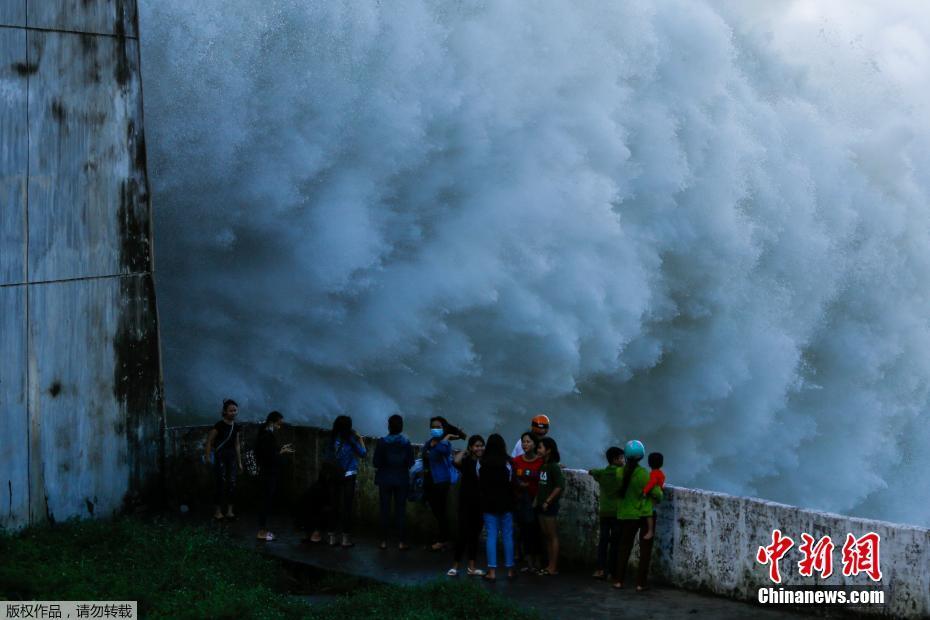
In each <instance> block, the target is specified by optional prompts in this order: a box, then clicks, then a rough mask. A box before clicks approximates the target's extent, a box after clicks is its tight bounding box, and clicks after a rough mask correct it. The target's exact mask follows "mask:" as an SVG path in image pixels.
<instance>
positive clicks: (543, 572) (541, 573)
mask: <svg viewBox="0 0 930 620" xmlns="http://www.w3.org/2000/svg"><path fill="white" fill-rule="evenodd" d="M536 574H537V575H539V576H540V577H549V576H552V577H555V576H556V575H558V573H550V572H549V569H548V568H541V569H539V572H538V573H536Z"/></svg>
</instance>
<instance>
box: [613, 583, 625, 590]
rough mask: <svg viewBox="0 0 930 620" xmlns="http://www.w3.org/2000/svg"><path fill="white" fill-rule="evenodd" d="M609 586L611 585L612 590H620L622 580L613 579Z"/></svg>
mask: <svg viewBox="0 0 930 620" xmlns="http://www.w3.org/2000/svg"><path fill="white" fill-rule="evenodd" d="M611 587H612V588H613V589H614V590H622V589H623V582H622V581H615V582H614V585H613V586H611Z"/></svg>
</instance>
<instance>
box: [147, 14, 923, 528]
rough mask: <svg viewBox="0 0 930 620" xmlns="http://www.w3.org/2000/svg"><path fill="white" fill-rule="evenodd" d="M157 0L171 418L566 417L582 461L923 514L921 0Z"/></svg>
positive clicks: (474, 422) (154, 125)
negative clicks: (651, 454)
mask: <svg viewBox="0 0 930 620" xmlns="http://www.w3.org/2000/svg"><path fill="white" fill-rule="evenodd" d="M140 11H141V15H140V23H141V43H142V70H143V80H144V93H145V126H146V130H147V144H148V153H149V172H150V177H151V183H152V192H153V206H154V217H155V242H156V261H157V262H156V282H157V294H158V303H159V313H160V320H161V337H162V347H163V365H164V375H165V389H166V398H167V401H168V404H169V405H170V407H171V408H172V410H173V411H174V412H175V413H174V414H173V417H174V418H175V420H174V421H177V420H178V419H180V418H181V417H184V419H191V420H199V421H203V422H207V421H211V420H213V419H215V418H216V417H217V415H218V412H219V403H220V402H221V400H222V399H223V398H226V397H231V398H234V399H236V400H237V401H238V402H239V404H240V406H241V411H242V414H241V415H242V417H244V418H246V419H254V420H257V419H260V418H263V417H264V415H265V414H266V413H267V412H268V411H270V410H271V409H278V410H280V411H282V412H283V413H284V414H285V416H286V420H287V421H288V422H293V423H309V424H315V425H324V426H328V425H329V424H330V421H331V419H332V418H333V417H334V416H335V415H337V414H340V413H348V414H350V415H352V416H353V419H354V420H355V425H356V428H358V429H359V430H360V431H361V432H363V433H366V434H370V435H378V434H381V433H383V432H384V431H385V427H386V423H385V419H386V417H387V416H388V415H389V414H391V413H394V412H395V411H399V412H401V413H403V414H404V415H405V418H406V420H407V428H406V430H407V432H408V434H410V435H411V437H412V438H413V439H414V440H422V439H423V437H424V436H425V435H426V434H427V432H426V427H427V424H426V421H427V418H428V417H429V416H430V415H435V414H441V415H445V416H446V417H448V418H449V419H450V420H451V421H453V422H454V423H455V424H457V425H459V426H461V427H463V428H464V429H465V430H466V431H467V432H469V433H481V434H483V435H487V434H488V433H490V432H493V431H498V432H502V433H503V434H504V436H505V438H506V439H507V440H508V442H513V441H515V439H516V435H517V433H519V432H520V431H522V430H524V429H525V428H526V426H527V424H528V421H529V418H530V417H531V416H532V415H533V414H534V413H536V412H545V413H547V414H548V415H550V417H551V418H552V432H551V436H552V437H554V438H555V439H556V440H557V441H558V442H559V446H560V449H561V452H562V456H563V462H565V463H566V464H567V465H568V466H571V467H592V466H600V464H601V463H602V462H603V460H604V457H603V453H604V450H605V449H606V448H607V447H608V446H610V445H612V444H618V443H619V442H621V441H624V440H627V439H631V438H638V439H641V440H642V441H643V442H644V443H645V445H646V448H647V451H654V450H657V451H661V452H663V453H664V455H665V462H666V466H665V471H666V473H667V475H668V479H669V483H671V484H675V485H682V486H693V487H700V488H707V489H714V490H719V491H724V492H729V493H735V494H741V495H754V496H760V497H765V498H769V499H774V500H778V501H784V502H789V503H793V504H798V505H801V506H804V507H809V508H815V509H823V510H830V511H836V512H842V513H847V514H854V515H861V516H868V517H876V518H882V519H888V520H893V521H903V522H910V523H917V524H921V525H930V482H928V478H927V476H926V475H925V472H926V471H927V470H928V469H930V454H928V452H930V451H928V450H927V448H928V447H930V425H928V423H927V411H928V397H930V391H928V390H930V358H928V355H927V352H928V351H930V288H928V282H930V205H928V201H927V195H928V179H930V123H928V121H930V115H928V105H927V104H928V94H930V84H928V79H930V78H928V76H930V45H928V41H930V17H928V15H930V11H928V10H927V9H923V8H920V7H912V6H908V4H907V3H904V2H900V3H897V4H895V3H892V4H891V5H889V4H888V3H885V2H883V3H881V4H880V5H879V4H878V3H877V2H876V3H872V4H868V3H856V6H854V7H851V6H849V3H845V2H842V3H841V2H786V3H770V2H759V3H751V2H750V3H747V2H732V3H721V2H699V1H685V0H670V1H667V2H661V3H605V2H594V1H590V2H585V1H580V2H573V3H565V2H555V1H552V2H545V1H543V2H538V3H532V4H530V3H523V2H515V1H514V2H507V1H494V2H491V1H488V2H477V1H466V2H442V3H435V2H425V1H417V0H398V1H395V2H390V3H378V2H356V1H338V0H327V1H326V2H305V1H303V0H269V1H267V2H262V3H255V2H250V1H246V0H223V1H220V0H202V1H201V2H198V3H191V2H189V1H188V0H141V2H140ZM171 421H172V420H169V422H171Z"/></svg>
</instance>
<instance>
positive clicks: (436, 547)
mask: <svg viewBox="0 0 930 620" xmlns="http://www.w3.org/2000/svg"><path fill="white" fill-rule="evenodd" d="M429 550H430V551H445V550H446V543H441V542H438V543H433V544H432V545H430V548H429Z"/></svg>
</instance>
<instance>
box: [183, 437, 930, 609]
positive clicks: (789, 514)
mask: <svg viewBox="0 0 930 620" xmlns="http://www.w3.org/2000/svg"><path fill="white" fill-rule="evenodd" d="M258 428H259V426H258V425H249V426H247V430H246V433H245V436H244V440H243V444H242V447H243V450H244V451H247V450H248V449H249V448H250V446H251V445H252V442H253V441H254V436H255V433H256V432H257V430H258ZM208 429H209V427H207V426H203V427H181V428H172V429H169V431H168V445H167V447H166V453H167V464H168V469H167V476H166V477H167V480H168V482H169V485H170V493H169V496H170V497H172V498H173V500H174V501H175V502H178V503H187V504H197V503H204V504H209V503H210V502H211V499H210V498H211V497H212V492H211V491H210V489H211V485H212V483H211V477H210V470H209V469H208V468H207V467H206V466H204V465H201V464H200V460H199V458H200V455H201V454H202V453H203V444H204V440H205V438H206V434H207V431H208ZM327 436H328V433H327V432H326V431H323V430H320V429H315V428H310V427H292V426H285V427H284V428H283V429H282V438H281V441H282V442H291V443H293V444H294V445H295V447H296V449H297V453H296V454H295V455H294V457H293V462H292V463H291V465H290V466H289V467H287V468H286V470H285V472H286V473H285V476H286V478H285V480H284V484H283V485H282V493H281V498H280V499H281V502H282V504H283V505H284V506H289V507H292V508H293V506H294V503H295V500H296V498H297V497H298V496H299V494H300V493H301V492H302V491H304V490H305V489H306V488H308V487H309V485H310V484H311V483H312V482H313V480H315V477H316V474H317V471H318V470H319V465H320V461H319V459H320V453H321V447H322V446H323V445H324V442H325V441H326V438H327ZM374 443H375V442H374V440H373V439H368V440H366V445H367V446H368V447H369V449H370V450H371V449H373V448H374ZM566 475H567V478H568V485H567V489H566V492H565V496H564V500H563V505H562V511H561V512H560V514H559V536H560V541H561V549H562V557H563V558H564V559H565V560H566V561H567V562H569V563H573V564H590V563H591V562H592V561H593V559H594V558H595V550H596V546H597V535H598V529H597V505H598V504H597V497H598V490H597V485H596V484H595V482H594V480H593V479H592V478H591V477H590V476H588V475H587V474H586V472H583V471H579V470H570V469H569V470H566ZM373 478H374V473H373V471H372V468H371V467H370V458H369V459H367V461H366V462H363V463H362V466H361V468H360V472H359V485H358V487H359V503H360V505H359V511H358V515H359V520H360V522H361V523H362V524H365V526H367V528H369V531H375V529H374V528H376V526H377V515H378V512H377V490H376V488H375V487H374V484H373ZM240 488H241V490H242V494H241V496H240V499H241V503H242V504H243V505H245V506H248V505H252V506H254V505H255V504H254V502H255V490H256V489H255V479H254V478H253V477H251V476H248V475H246V476H244V477H243V480H242V485H241V487H240ZM667 496H668V497H667V501H665V502H663V503H662V504H661V505H660V506H659V509H658V523H657V526H656V531H657V541H656V545H655V547H654V555H653V564H652V574H653V577H655V578H659V579H662V580H664V581H667V582H668V583H671V584H674V585H676V586H678V587H682V588H687V589H692V590H700V591H709V592H713V593H715V594H720V595H723V596H728V597H732V598H737V599H744V600H750V601H755V600H756V596H757V592H758V589H759V588H761V587H770V586H772V585H773V584H772V583H771V582H770V581H769V578H768V568H767V567H766V566H763V565H761V564H759V563H757V562H756V561H755V560H754V558H755V554H756V550H757V549H758V548H759V547H760V546H765V545H768V544H770V543H771V536H772V530H773V529H775V528H780V529H781V530H782V532H783V533H784V534H786V535H788V536H791V538H792V539H794V541H795V547H794V548H792V549H791V550H790V551H789V553H788V555H787V556H786V557H785V558H784V559H783V560H782V561H781V563H780V566H781V574H782V576H783V579H784V581H783V583H784V585H807V586H810V585H814V584H815V580H814V579H813V578H802V577H800V575H799V574H798V567H797V562H798V560H799V559H800V558H801V555H800V553H799V552H798V546H799V545H800V544H801V538H800V536H801V533H802V532H807V533H809V534H811V535H812V536H814V538H815V539H819V538H820V537H821V536H824V535H830V536H831V537H832V538H833V541H834V543H835V544H836V551H835V557H834V574H833V576H831V577H830V578H828V579H826V580H820V579H819V578H817V580H816V583H818V584H819V585H830V586H844V585H848V586H873V585H875V584H874V583H873V582H871V581H870V580H869V578H868V577H867V576H866V575H864V574H863V575H859V576H856V577H844V576H843V575H842V560H841V552H840V550H841V548H842V545H843V542H844V540H845V537H846V534H847V533H852V534H854V535H856V536H862V535H863V534H866V533H868V532H876V533H878V534H879V535H880V536H881V569H882V573H883V579H882V582H881V585H882V587H883V588H884V589H885V591H886V595H885V596H886V601H887V604H886V605H885V606H883V607H880V606H875V607H872V608H859V610H858V611H864V612H869V613H874V614H881V615H889V616H893V617H912V618H925V617H930V530H926V529H923V528H918V527H912V526H906V525H897V524H893V523H885V522H881V521H872V520H867V519H856V518H852V517H844V516H841V515H835V514H827V513H821V512H816V511H811V510H802V509H800V508H797V507H794V506H787V505H784V504H777V503H773V502H767V501H764V500H760V499H754V498H747V497H734V496H731V495H724V494H722V493H712V492H709V491H700V490H695V489H685V488H681V487H673V486H670V487H669V488H668V493H667ZM450 512H451V513H452V514H454V510H452V511H450ZM407 514H408V519H409V522H410V524H411V527H410V531H412V532H415V533H417V534H419V535H420V537H421V538H423V539H428V538H429V537H431V536H432V535H433V534H434V533H435V531H436V529H435V523H434V521H433V518H432V515H431V514H429V512H428V511H427V510H426V509H425V508H424V507H423V505H421V504H416V505H413V504H408V511H407Z"/></svg>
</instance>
